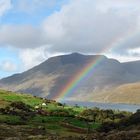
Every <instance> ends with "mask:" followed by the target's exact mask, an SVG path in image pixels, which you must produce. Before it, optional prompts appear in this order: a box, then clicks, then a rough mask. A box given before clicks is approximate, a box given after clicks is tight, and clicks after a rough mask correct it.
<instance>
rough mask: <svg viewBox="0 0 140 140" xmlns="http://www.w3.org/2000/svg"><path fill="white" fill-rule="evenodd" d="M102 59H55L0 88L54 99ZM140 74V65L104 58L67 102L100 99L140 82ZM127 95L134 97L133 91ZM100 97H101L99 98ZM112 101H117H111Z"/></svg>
mask: <svg viewBox="0 0 140 140" xmlns="http://www.w3.org/2000/svg"><path fill="white" fill-rule="evenodd" d="M98 57H99V55H82V54H79V53H72V54H69V55H61V56H56V57H52V58H49V59H48V60H46V61H45V62H43V63H41V64H40V65H38V66H36V67H34V68H32V69H30V70H28V71H26V72H23V73H20V74H15V75H13V76H10V77H7V78H4V79H1V80H0V88H4V89H6V90H12V91H18V92H24V93H31V94H33V95H37V96H41V97H48V98H51V99H53V98H54V97H55V96H56V95H57V94H58V93H59V92H60V90H61V89H62V88H63V87H65V85H66V83H67V82H68V80H69V79H70V78H72V77H74V76H75V74H76V73H78V72H79V71H80V70H81V69H83V68H84V67H85V66H86V65H87V64H88V63H89V62H91V61H94V60H96V59H97V58H98ZM139 70H140V61H135V62H127V63H120V62H119V61H117V60H115V59H109V58H107V57H106V56H102V61H101V62H100V63H99V64H98V65H97V66H96V67H95V68H94V70H93V71H92V72H91V74H90V76H89V77H87V78H86V80H83V81H82V82H81V83H80V84H79V85H78V87H77V88H76V89H75V91H74V93H71V94H69V96H68V97H67V98H69V99H72V98H74V97H80V98H83V97H85V99H87V100H88V97H89V98H90V97H94V96H95V95H96V99H98V97H100V95H101V93H103V92H104V91H106V90H110V89H111V90H112V88H113V89H115V88H117V87H119V86H121V85H124V84H128V83H136V82H140V72H139ZM138 89H140V88H138ZM112 93H113V92H112ZM115 94H116V93H115ZM127 94H130V92H129V90H128V92H127ZM97 95H99V96H98V97H97ZM111 95H112V94H111ZM138 95H139V94H138ZM128 97H130V96H128ZM136 97H137V96H136ZM80 98H79V99H80ZM104 98H107V97H106V94H103V95H102V98H101V99H103V100H100V101H101V102H102V101H104ZM120 98H121V95H120ZM108 99H110V98H108ZM111 100H113V99H112V98H111ZM108 101H109V102H110V100H108ZM124 102H125V101H124ZM138 102H140V99H139V101H138Z"/></svg>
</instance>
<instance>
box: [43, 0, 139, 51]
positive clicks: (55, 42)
mask: <svg viewBox="0 0 140 140" xmlns="http://www.w3.org/2000/svg"><path fill="white" fill-rule="evenodd" d="M129 2H130V1H129ZM129 2H128V1H127V2H125V1H123V2H121V1H118V2H115V1H113V2H112V1H110V0H108V1H100V0H99V1H91V0H87V1H85V0H76V1H72V2H71V3H70V4H69V5H67V6H64V7H63V8H62V9H61V11H59V12H56V13H54V14H53V15H51V16H50V17H49V18H47V19H46V21H44V29H45V31H46V38H47V39H48V42H49V44H51V45H52V48H50V51H52V52H53V51H58V52H71V51H78V52H89V51H90V52H92V53H99V52H102V51H104V50H105V49H106V48H108V47H109V46H110V44H111V43H112V42H113V41H114V44H115V41H116V43H118V44H119V43H120V39H121V40H122V39H124V42H125V39H126V40H127V38H126V34H127V33H129V34H131V32H130V31H132V32H135V31H136V30H138V29H139V21H138V19H139V15H138V14H137V8H138V6H137V4H138V3H135V4H132V5H131V3H132V2H130V3H129ZM135 2H136V1H135ZM134 5H135V6H136V7H137V8H136V9H133V8H134ZM130 9H133V10H132V13H130V12H129V11H130ZM138 38H139V36H137V42H138V44H139V41H138ZM133 41H134V40H132V43H131V45H129V47H130V48H133V46H134V43H133ZM135 42H136V41H135ZM120 45H121V43H120ZM112 47H113V46H112ZM126 49H127V42H126V45H125V43H124V44H123V46H122V50H126Z"/></svg>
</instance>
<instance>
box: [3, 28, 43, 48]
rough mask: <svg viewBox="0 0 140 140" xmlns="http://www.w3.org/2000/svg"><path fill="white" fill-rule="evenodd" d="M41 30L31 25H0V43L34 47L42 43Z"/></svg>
mask: <svg viewBox="0 0 140 140" xmlns="http://www.w3.org/2000/svg"><path fill="white" fill-rule="evenodd" d="M42 33H43V32H42V30H41V29H39V28H35V27H33V26H31V25H22V26H20V25H3V26H1V27H0V44H1V45H7V46H13V47H17V48H32V47H33V48H34V47H40V46H41V45H43V44H44V43H45V42H44V39H43V38H44V36H43V35H42Z"/></svg>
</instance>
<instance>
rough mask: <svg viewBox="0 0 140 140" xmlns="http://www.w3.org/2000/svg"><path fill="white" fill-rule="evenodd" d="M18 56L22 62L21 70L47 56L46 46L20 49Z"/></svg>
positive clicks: (28, 67) (43, 59)
mask: <svg viewBox="0 0 140 140" xmlns="http://www.w3.org/2000/svg"><path fill="white" fill-rule="evenodd" d="M19 58H20V60H21V62H22V67H23V68H24V69H23V70H27V69H30V68H32V67H33V66H36V65H38V64H39V63H41V62H43V61H45V60H46V59H47V58H48V54H47V52H46V47H45V46H43V47H39V48H36V49H24V50H20V53H19Z"/></svg>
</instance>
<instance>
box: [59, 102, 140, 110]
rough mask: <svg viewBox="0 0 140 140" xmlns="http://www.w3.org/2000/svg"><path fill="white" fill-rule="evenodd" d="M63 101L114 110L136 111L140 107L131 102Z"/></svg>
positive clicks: (69, 103)
mask: <svg viewBox="0 0 140 140" xmlns="http://www.w3.org/2000/svg"><path fill="white" fill-rule="evenodd" d="M61 102H62V103H66V104H68V105H72V106H74V105H75V104H77V105H79V106H85V107H98V108H101V109H113V110H121V111H130V112H136V110H138V109H140V104H139V105H131V104H114V103H96V102H79V101H78V102H76V101H64V100H63V101H61Z"/></svg>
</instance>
